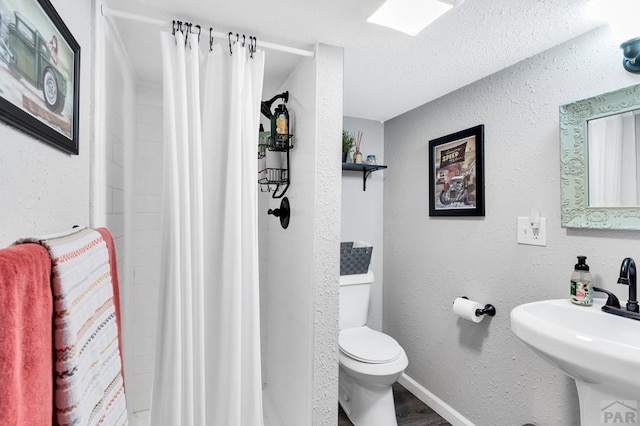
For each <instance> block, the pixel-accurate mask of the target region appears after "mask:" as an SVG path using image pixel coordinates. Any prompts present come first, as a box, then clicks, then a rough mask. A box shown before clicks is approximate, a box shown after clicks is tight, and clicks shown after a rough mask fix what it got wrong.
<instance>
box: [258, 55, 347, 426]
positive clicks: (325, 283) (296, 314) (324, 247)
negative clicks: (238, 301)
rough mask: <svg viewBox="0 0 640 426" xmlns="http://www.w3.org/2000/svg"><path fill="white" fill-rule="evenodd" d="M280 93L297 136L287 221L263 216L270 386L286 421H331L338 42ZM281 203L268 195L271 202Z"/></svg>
mask: <svg viewBox="0 0 640 426" xmlns="http://www.w3.org/2000/svg"><path fill="white" fill-rule="evenodd" d="M283 90H289V103H288V109H289V111H290V114H291V122H292V127H291V129H292V130H291V131H292V133H293V134H294V135H295V148H293V150H292V151H291V165H290V170H291V186H290V188H289V190H288V192H287V194H286V195H287V197H288V198H289V200H290V203H291V221H290V225H289V227H288V229H286V230H284V229H282V228H281V227H280V223H279V220H278V219H277V218H275V217H269V218H268V219H267V221H268V228H269V230H268V236H267V239H268V259H269V260H268V266H267V268H268V271H267V282H266V283H265V282H263V283H261V290H263V289H264V291H266V293H267V294H266V297H267V304H266V305H267V307H266V309H267V312H266V316H267V321H266V324H267V326H268V330H266V333H267V335H268V338H267V339H266V345H267V348H266V354H267V357H268V359H267V362H266V368H267V372H266V377H267V386H266V389H267V391H268V393H269V395H270V397H271V399H272V401H273V403H274V406H275V409H276V411H277V413H278V415H279V417H280V418H281V419H282V421H283V424H284V425H303V424H331V423H335V421H336V419H337V396H338V393H337V392H338V386H337V383H338V380H337V379H338V358H337V356H338V352H337V351H338V346H337V338H338V273H339V272H338V271H339V230H340V181H339V179H340V161H339V158H340V131H341V125H342V49H337V48H332V47H329V46H325V45H320V46H318V51H317V54H316V58H315V59H314V60H311V59H304V60H302V61H301V63H300V64H299V65H298V67H297V68H296V69H295V70H294V72H293V73H292V75H291V76H290V77H289V78H288V79H287V81H286V82H285V83H284V84H283V87H282V89H280V90H279V91H278V92H282V91H283ZM271 96H273V94H269V93H265V96H264V98H265V99H267V98H270V97H271ZM279 204H280V201H279V200H273V199H270V200H269V207H270V208H274V209H275V208H277V207H279ZM260 214H266V212H264V211H261V212H260ZM262 238H264V236H261V239H262ZM261 265H262V263H261Z"/></svg>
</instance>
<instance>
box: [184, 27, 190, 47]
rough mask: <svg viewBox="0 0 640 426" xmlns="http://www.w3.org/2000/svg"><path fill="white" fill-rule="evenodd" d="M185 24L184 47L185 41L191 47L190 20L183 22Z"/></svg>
mask: <svg viewBox="0 0 640 426" xmlns="http://www.w3.org/2000/svg"><path fill="white" fill-rule="evenodd" d="M184 26H185V33H186V34H185V37H184V47H187V43H188V44H189V47H191V26H192V24H191V23H190V22H185V23H184Z"/></svg>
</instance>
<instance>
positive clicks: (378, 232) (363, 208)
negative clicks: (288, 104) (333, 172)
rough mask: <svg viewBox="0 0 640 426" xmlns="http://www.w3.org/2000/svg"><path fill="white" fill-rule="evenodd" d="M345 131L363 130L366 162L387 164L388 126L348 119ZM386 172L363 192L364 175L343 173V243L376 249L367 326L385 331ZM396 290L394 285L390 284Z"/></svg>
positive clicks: (370, 179) (374, 176) (376, 174)
mask: <svg viewBox="0 0 640 426" xmlns="http://www.w3.org/2000/svg"><path fill="white" fill-rule="evenodd" d="M343 127H344V129H345V130H348V131H350V132H352V133H353V134H354V135H356V134H357V132H358V130H360V131H361V132H362V134H363V136H362V151H363V156H364V158H367V155H369V154H374V155H375V156H376V158H377V161H378V164H385V163H384V161H385V160H384V124H383V123H380V122H379V121H373V120H363V119H361V118H352V117H344V121H343ZM383 181H384V171H382V170H381V171H377V172H374V173H371V175H369V177H368V178H367V190H366V191H363V190H362V172H351V171H343V172H342V212H341V213H342V221H341V223H340V227H341V232H340V241H355V240H360V241H366V242H367V243H369V244H371V245H373V254H372V256H371V270H372V271H373V274H374V276H375V282H374V283H373V287H372V289H371V303H370V307H369V319H368V320H367V325H368V326H369V327H371V328H373V329H375V330H379V331H381V330H382V286H383V282H384V276H383V274H382V253H383V245H382V242H383V239H382V210H383V207H382V203H383V201H384V197H383V191H382V190H383ZM389 285H391V286H393V284H392V283H391V284H389Z"/></svg>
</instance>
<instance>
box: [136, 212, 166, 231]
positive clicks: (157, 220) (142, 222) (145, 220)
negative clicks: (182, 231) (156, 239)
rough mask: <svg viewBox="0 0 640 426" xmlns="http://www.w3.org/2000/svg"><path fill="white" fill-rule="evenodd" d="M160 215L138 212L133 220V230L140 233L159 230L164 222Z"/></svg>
mask: <svg viewBox="0 0 640 426" xmlns="http://www.w3.org/2000/svg"><path fill="white" fill-rule="evenodd" d="M161 219H162V218H161V215H160V213H142V212H137V213H136V215H135V217H134V218H133V229H135V230H140V231H148V230H158V229H160V224H161V222H162V220H161Z"/></svg>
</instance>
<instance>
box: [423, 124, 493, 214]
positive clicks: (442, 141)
mask: <svg viewBox="0 0 640 426" xmlns="http://www.w3.org/2000/svg"><path fill="white" fill-rule="evenodd" d="M429 216H484V125H482V124H481V125H479V126H476V127H472V128H470V129H466V130H462V131H460V132H457V133H453V134H451V135H447V136H443V137H441V138H437V139H433V140H431V141H429Z"/></svg>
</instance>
